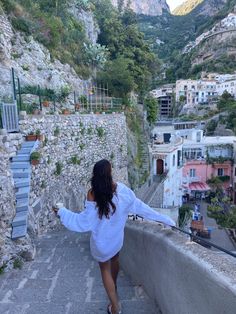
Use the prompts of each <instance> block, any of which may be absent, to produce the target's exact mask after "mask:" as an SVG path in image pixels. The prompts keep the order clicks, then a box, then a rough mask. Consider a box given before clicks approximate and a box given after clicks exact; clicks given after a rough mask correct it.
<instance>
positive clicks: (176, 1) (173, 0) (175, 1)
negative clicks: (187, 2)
mask: <svg viewBox="0 0 236 314" xmlns="http://www.w3.org/2000/svg"><path fill="white" fill-rule="evenodd" d="M166 2H167V3H168V4H169V7H170V10H171V11H173V10H174V9H175V8H176V7H177V6H178V5H180V4H181V3H183V2H184V0H166Z"/></svg>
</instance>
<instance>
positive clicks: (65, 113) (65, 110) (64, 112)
mask: <svg viewBox="0 0 236 314" xmlns="http://www.w3.org/2000/svg"><path fill="white" fill-rule="evenodd" d="M62 114H64V115H67V114H70V111H69V109H62Z"/></svg>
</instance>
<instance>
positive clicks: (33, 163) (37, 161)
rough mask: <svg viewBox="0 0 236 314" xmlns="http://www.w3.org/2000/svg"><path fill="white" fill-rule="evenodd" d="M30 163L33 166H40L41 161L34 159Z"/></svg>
mask: <svg viewBox="0 0 236 314" xmlns="http://www.w3.org/2000/svg"><path fill="white" fill-rule="evenodd" d="M30 163H31V165H33V166H37V165H38V164H39V160H38V159H32V160H31V162H30Z"/></svg>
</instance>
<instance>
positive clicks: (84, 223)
mask: <svg viewBox="0 0 236 314" xmlns="http://www.w3.org/2000/svg"><path fill="white" fill-rule="evenodd" d="M95 215H96V210H95V208H94V206H93V205H92V204H88V203H87V202H85V209H84V211H82V212H81V213H74V212H72V211H71V210H68V209H66V208H65V207H63V208H60V209H59V211H58V216H59V217H60V220H61V223H62V224H63V225H64V226H65V227H66V228H67V229H69V230H71V231H77V232H86V231H91V230H92V228H93V224H94V219H95Z"/></svg>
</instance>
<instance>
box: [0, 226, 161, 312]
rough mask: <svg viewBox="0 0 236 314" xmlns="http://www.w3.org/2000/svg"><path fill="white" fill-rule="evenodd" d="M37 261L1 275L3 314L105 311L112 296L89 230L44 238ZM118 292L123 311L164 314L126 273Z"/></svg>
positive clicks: (121, 274)
mask: <svg viewBox="0 0 236 314" xmlns="http://www.w3.org/2000/svg"><path fill="white" fill-rule="evenodd" d="M36 246H37V254H36V257H35V260H34V261H32V262H27V263H25V264H24V266H23V268H22V269H14V270H13V271H11V272H8V273H5V274H3V275H1V276H0V313H1V314H15V313H17V314H38V313H40V314H44V313H45V314H46V313H49V314H54V313H55V314H95V313H96V314H99V313H106V307H107V304H108V299H107V297H106V293H105V291H104V288H103V286H102V281H101V278H100V271H99V267H98V264H97V263H96V262H95V261H94V260H93V259H92V258H91V256H90V251H89V234H85V233H84V234H82V233H80V234H79V233H74V232H70V231H66V230H64V229H62V230H59V231H53V232H51V233H48V234H45V235H43V236H41V237H39V238H38V240H37V242H36ZM118 293H119V297H120V300H121V304H122V313H123V314H160V313H161V312H160V311H159V310H158V309H156V308H155V306H154V305H153V304H152V303H151V301H150V300H149V298H148V297H147V295H146V294H145V292H144V291H143V289H142V287H141V286H134V285H132V283H131V281H130V279H129V278H128V277H127V276H126V275H125V274H124V273H123V272H122V271H121V272H120V275H119V279H118Z"/></svg>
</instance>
